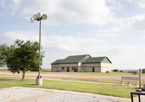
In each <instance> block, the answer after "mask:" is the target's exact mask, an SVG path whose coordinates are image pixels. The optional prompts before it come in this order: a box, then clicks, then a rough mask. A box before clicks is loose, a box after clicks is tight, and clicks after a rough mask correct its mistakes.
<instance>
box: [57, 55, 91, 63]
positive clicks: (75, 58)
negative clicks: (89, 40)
mask: <svg viewBox="0 0 145 102" xmlns="http://www.w3.org/2000/svg"><path fill="white" fill-rule="evenodd" d="M86 56H90V55H88V54H86V55H75V56H68V57H67V58H65V59H64V60H62V61H60V62H59V63H78V62H79V61H80V60H82V59H83V58H85V57H86Z"/></svg>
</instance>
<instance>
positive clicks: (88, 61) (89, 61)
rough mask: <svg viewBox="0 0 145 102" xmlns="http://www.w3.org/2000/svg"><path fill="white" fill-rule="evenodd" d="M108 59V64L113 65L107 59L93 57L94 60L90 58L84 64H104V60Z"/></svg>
mask: <svg viewBox="0 0 145 102" xmlns="http://www.w3.org/2000/svg"><path fill="white" fill-rule="evenodd" d="M105 58H106V59H107V60H108V62H110V63H112V62H111V61H110V60H109V59H108V58H107V57H105V56H104V57H92V58H88V59H87V60H85V61H84V62H83V63H96V62H98V63H99V62H102V61H103V60H104V59H105Z"/></svg>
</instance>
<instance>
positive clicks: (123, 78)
mask: <svg viewBox="0 0 145 102" xmlns="http://www.w3.org/2000/svg"><path fill="white" fill-rule="evenodd" d="M124 80H129V81H128V86H131V80H136V83H135V85H136V86H138V81H139V78H138V77H122V81H121V85H124Z"/></svg>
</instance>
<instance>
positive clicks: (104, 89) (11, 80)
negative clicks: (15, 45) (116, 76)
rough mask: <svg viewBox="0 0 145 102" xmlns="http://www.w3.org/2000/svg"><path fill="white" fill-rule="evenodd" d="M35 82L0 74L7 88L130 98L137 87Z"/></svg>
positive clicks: (1, 80) (52, 81)
mask: <svg viewBox="0 0 145 102" xmlns="http://www.w3.org/2000/svg"><path fill="white" fill-rule="evenodd" d="M35 83H36V79H25V80H24V81H21V78H20V77H6V76H0V88H7V87H14V86H17V87H32V88H46V89H58V90H69V91H77V92H87V93H94V94H102V95H109V96H117V97H124V98H130V91H134V90H135V89H136V88H137V87H129V86H119V85H108V84H94V83H81V82H71V81H54V80H44V79H43V85H42V86H38V85H36V84H35Z"/></svg>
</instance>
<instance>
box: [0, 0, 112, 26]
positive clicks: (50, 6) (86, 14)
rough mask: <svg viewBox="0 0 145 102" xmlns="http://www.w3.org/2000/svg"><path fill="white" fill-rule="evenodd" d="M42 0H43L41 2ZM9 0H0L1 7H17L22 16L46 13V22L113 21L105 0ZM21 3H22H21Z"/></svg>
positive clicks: (99, 23)
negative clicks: (7, 0)
mask: <svg viewBox="0 0 145 102" xmlns="http://www.w3.org/2000/svg"><path fill="white" fill-rule="evenodd" d="M42 1H43V2H42ZM42 1H40V0H29V1H28V0H22V1H21V0H11V1H9V2H6V1H4V0H2V1H1V5H3V7H4V8H5V7H7V9H8V8H9V9H12V10H13V11H12V12H15V11H16V10H18V9H19V14H20V15H22V16H29V17H31V16H33V14H35V13H37V12H40V13H42V14H44V13H46V14H47V15H48V18H49V19H47V21H46V22H45V23H46V24H49V25H61V24H64V25H68V24H79V23H82V24H95V25H96V24H97V25H104V24H107V23H108V22H113V19H114V18H113V17H112V15H113V13H112V12H111V7H109V6H107V5H106V0H69V1H67V0H53V1H52V0H42ZM22 4H23V5H22Z"/></svg>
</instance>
